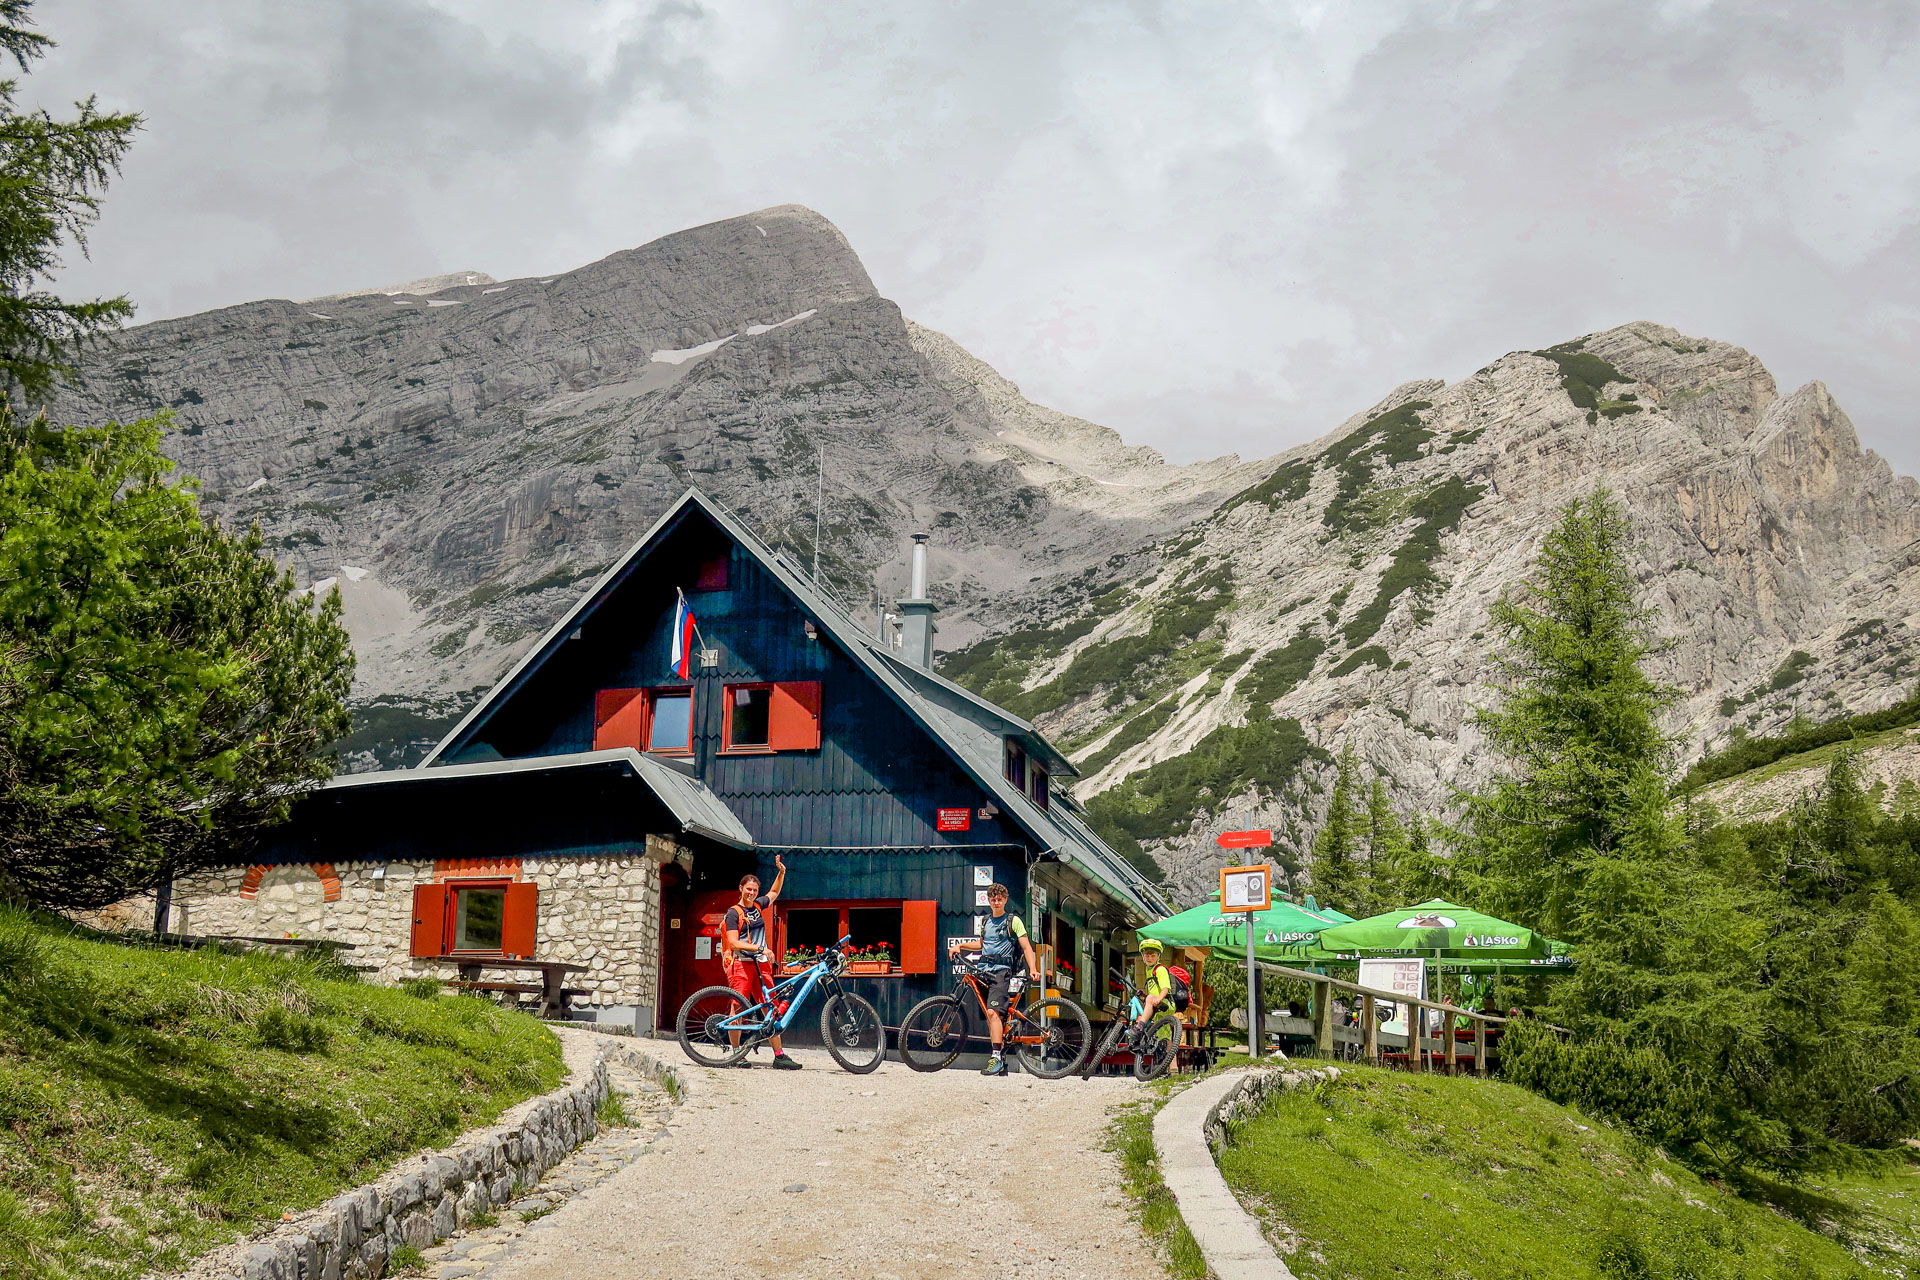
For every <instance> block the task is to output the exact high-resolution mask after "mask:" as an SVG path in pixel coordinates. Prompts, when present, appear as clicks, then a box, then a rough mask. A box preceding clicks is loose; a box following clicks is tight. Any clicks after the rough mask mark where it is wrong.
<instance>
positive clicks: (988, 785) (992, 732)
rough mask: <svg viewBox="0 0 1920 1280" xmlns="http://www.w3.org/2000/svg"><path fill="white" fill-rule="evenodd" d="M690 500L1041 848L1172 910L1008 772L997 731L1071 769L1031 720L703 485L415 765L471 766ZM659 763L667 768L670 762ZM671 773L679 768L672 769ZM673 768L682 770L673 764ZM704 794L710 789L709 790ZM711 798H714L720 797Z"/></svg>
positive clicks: (1131, 898) (1131, 899)
mask: <svg viewBox="0 0 1920 1280" xmlns="http://www.w3.org/2000/svg"><path fill="white" fill-rule="evenodd" d="M689 508H697V509H698V510H699V511H701V512H702V513H703V514H704V515H706V517H707V518H708V519H710V520H712V521H713V523H714V524H716V525H718V526H719V527H720V529H721V530H722V531H723V532H724V533H726V534H727V536H728V537H730V538H732V539H733V540H734V541H735V542H736V543H738V544H739V545H740V547H741V548H742V549H744V550H745V551H746V552H747V554H749V555H751V556H753V557H754V559H755V560H756V561H757V562H758V563H759V565H760V567H761V568H762V569H764V570H765V571H766V572H767V573H769V574H771V575H772V576H773V578H774V579H775V581H777V582H779V583H780V585H781V586H782V587H784V588H785V589H786V590H787V592H788V593H789V594H791V595H792V596H793V597H794V598H795V600H797V601H798V602H799V604H800V607H801V608H802V609H803V610H804V611H805V612H806V613H808V614H809V615H811V616H812V618H813V619H814V622H815V624H816V625H817V626H821V627H823V628H825V630H826V631H827V632H828V633H829V634H830V635H831V636H832V637H833V638H834V640H835V641H836V642H837V643H838V644H839V646H840V647H841V649H842V650H844V651H845V652H846V653H847V654H848V655H850V656H851V657H852V658H853V660H854V661H855V662H857V663H859V664H860V665H861V666H862V667H864V668H865V669H866V671H867V672H868V673H869V674H870V675H872V676H873V678H874V679H875V680H876V681H878V682H879V684H880V686H881V687H882V688H883V689H885V690H886V691H887V692H888V693H889V694H891V695H892V696H893V698H894V699H895V701H897V702H898V703H899V704H900V706H901V707H902V708H903V709H905V711H906V712H907V714H908V715H910V716H912V717H913V718H914V719H915V720H916V721H917V722H918V723H919V724H920V725H921V726H922V727H924V728H925V729H926V730H927V732H928V733H929V734H931V735H932V736H933V738H934V740H935V741H936V742H938V743H939V744H940V745H941V746H942V747H943V748H944V749H945V750H946V752H947V754H948V755H949V756H951V757H952V758H953V760H954V762H955V763H956V764H958V765H959V766H960V767H961V768H962V769H964V770H965V771H966V772H967V773H968V774H970V775H971V776H972V777H973V778H974V780H975V781H976V782H978V783H979V784H980V785H981V786H982V787H983V788H985V789H986V790H987V792H988V793H989V794H991V795H992V796H993V797H994V800H995V802H996V803H997V804H998V806H999V808H1000V809H1001V811H1002V812H1004V813H1006V814H1008V815H1009V816H1011V817H1012V818H1013V819H1014V821H1016V822H1018V823H1019V824H1020V826H1021V827H1022V828H1023V829H1025V830H1026V831H1027V833H1028V834H1029V835H1030V836H1031V837H1032V838H1033V839H1034V840H1035V841H1036V842H1037V843H1039V844H1040V846H1041V847H1042V849H1043V850H1044V852H1045V853H1048V854H1052V855H1055V856H1057V857H1060V858H1062V859H1065V860H1067V861H1070V862H1072V863H1074V864H1075V865H1076V866H1077V867H1078V868H1079V869H1080V870H1081V871H1082V872H1084V873H1086V874H1087V875H1088V876H1090V877H1091V878H1092V879H1094V880H1095V881H1097V882H1098V883H1100V884H1102V885H1104V886H1105V887H1106V889H1107V890H1108V892H1110V893H1112V894H1113V895H1114V896H1115V897H1116V898H1118V899H1119V900H1120V901H1121V902H1123V903H1126V904H1127V905H1128V906H1129V907H1130V908H1131V909H1132V910H1134V911H1136V912H1138V913H1139V914H1140V915H1141V916H1142V917H1143V918H1146V919H1153V918H1157V917H1159V916H1163V915H1166V914H1168V912H1169V911H1170V906H1169V904H1168V903H1167V901H1166V899H1165V898H1163V897H1162V896H1161V895H1160V892H1159V891H1158V890H1157V889H1155V888H1154V887H1153V886H1152V885H1151V884H1149V883H1147V882H1146V881H1145V880H1144V879H1142V878H1141V876H1140V873H1139V872H1138V871H1136V870H1134V869H1133V867H1132V865H1131V864H1129V863H1128V862H1127V861H1126V859H1124V858H1122V857H1121V856H1120V855H1119V854H1117V853H1115V852H1114V851H1113V850H1112V849H1110V848H1108V847H1107V845H1106V842H1105V841H1103V840H1101V839H1100V837H1099V836H1098V835H1096V834H1094V832H1093V830H1092V828H1090V827H1088V826H1087V824H1086V823H1085V822H1084V821H1083V820H1082V819H1081V818H1080V817H1079V816H1078V815H1077V814H1075V813H1074V812H1072V809H1071V807H1070V806H1068V805H1066V804H1064V803H1058V802H1056V803H1055V804H1054V805H1053V806H1051V807H1049V808H1047V809H1042V808H1041V807H1040V806H1039V805H1037V804H1035V803H1034V802H1033V801H1032V800H1031V799H1030V798H1029V797H1028V796H1027V795H1026V793H1025V792H1024V791H1022V790H1020V789H1019V788H1016V787H1014V786H1013V785H1012V784H1011V783H1009V782H1008V781H1007V780H1006V778H1005V777H1004V776H1003V775H1002V769H1001V766H1002V754H1001V753H1002V744H1001V739H1002V738H1003V737H1004V736H1005V735H1006V734H1008V733H1014V734H1018V735H1020V736H1021V737H1022V738H1025V739H1027V740H1028V741H1029V742H1030V743H1032V744H1036V745H1038V746H1040V747H1041V748H1042V751H1041V754H1042V755H1043V756H1044V757H1045V758H1047V759H1048V761H1049V762H1050V763H1053V764H1054V765H1055V767H1056V768H1058V767H1059V766H1060V765H1065V766H1066V770H1065V771H1066V772H1071V771H1072V765H1071V764H1069V763H1068V762H1067V760H1066V757H1065V756H1063V755H1061V753H1060V752H1059V751H1058V750H1057V749H1055V748H1054V747H1053V745H1052V744H1051V743H1049V742H1047V740H1046V737H1045V735H1043V734H1042V733H1041V732H1040V731H1039V730H1038V729H1036V728H1034V726H1033V725H1032V724H1030V723H1028V722H1027V721H1025V720H1022V719H1021V718H1020V717H1018V716H1016V715H1014V714H1012V713H1011V712H1009V711H1006V710H1005V709H1003V708H1001V707H998V706H995V705H994V704H993V703H991V702H988V701H987V700H986V699H984V698H981V697H979V696H978V695H976V694H974V693H972V692H970V691H968V690H966V689H962V688H961V687H960V686H959V685H957V684H954V683H953V682H952V681H950V680H947V679H946V678H944V677H942V676H938V675H935V674H934V673H933V672H931V671H925V670H922V669H921V668H919V667H916V666H914V665H912V664H911V663H906V662H903V661H901V660H900V659H899V658H898V657H897V656H895V655H894V654H892V653H891V652H889V650H888V647H887V644H886V641H885V640H883V639H882V638H881V637H878V636H875V635H873V634H871V633H870V632H868V631H866V630H865V629H864V628H862V627H860V626H859V625H858V624H856V623H855V622H854V621H853V619H852V618H850V617H849V616H848V615H847V613H846V611H845V610H844V609H842V608H841V606H840V605H839V603H838V602H837V601H835V600H834V599H833V598H832V597H831V596H830V595H828V594H827V593H826V592H824V591H822V590H820V589H819V588H818V587H817V586H816V585H815V584H814V583H813V582H811V581H809V580H808V579H807V578H806V577H805V576H804V575H802V574H801V573H800V572H799V571H798V569H797V568H795V567H794V566H792V565H789V564H788V563H787V562H786V560H785V559H784V558H783V557H781V556H780V555H778V554H777V553H775V552H774V550H773V549H772V548H771V547H769V546H767V545H766V543H764V542H762V541H761V540H760V538H759V537H758V536H757V535H756V534H754V532H753V531H752V530H751V529H748V528H747V527H746V526H745V525H744V524H742V523H741V522H740V521H738V520H736V519H735V518H734V517H733V516H732V515H731V514H730V513H729V512H727V511H726V510H725V509H724V508H722V507H720V506H719V505H718V504H717V503H715V502H713V501H712V500H711V499H709V498H708V497H707V496H706V495H705V494H703V493H701V492H700V491H699V490H698V489H688V490H687V491H686V492H685V493H684V494H682V495H681V496H680V499H679V501H677V502H675V503H674V504H673V506H672V507H671V508H669V509H668V511H667V512H666V514H665V515H663V516H661V517H660V519H658V520H657V521H655V522H654V524H653V527H652V528H650V529H648V530H647V532H646V533H645V534H643V535H642V536H641V537H640V539H639V540H638V541H636V542H635V543H634V544H633V546H631V547H630V548H628V550H627V552H626V554H624V555H622V556H621V557H620V558H619V559H618V560H616V561H614V563H613V564H612V566H611V567H609V568H608V569H607V571H606V572H605V573H603V574H601V575H600V578H599V580H598V581H596V582H595V583H594V584H593V586H592V587H591V588H590V589H589V590H588V591H587V592H586V594H585V595H583V596H581V598H580V600H579V601H578V602H577V603H576V604H575V605H574V606H573V608H571V609H569V610H568V611H567V612H566V614H565V615H564V616H562V617H561V619H560V621H559V622H557V623H555V624H554V625H553V627H552V628H551V629H550V630H549V631H548V632H547V633H546V634H545V635H544V636H542V637H541V638H540V641H539V643H538V644H535V645H534V646H533V647H532V648H531V649H529V650H528V651H527V653H526V655H525V656H524V657H522V658H521V659H520V661H519V662H517V663H515V664H514V666H513V669H512V670H510V671H508V672H507V674H506V675H504V676H502V677H501V678H500V680H499V681H498V682H497V683H495V685H494V686H493V688H492V689H489V690H488V691H487V695H486V696H485V697H484V698H482V699H480V701H479V702H478V703H477V704H476V705H475V706H474V708H473V709H472V710H471V711H469V712H467V714H466V715H465V716H464V717H462V718H461V720H460V723H459V724H457V725H455V726H454V728H453V730H452V731H451V732H450V733H448V734H447V736H446V737H444V738H442V739H441V740H440V742H439V743H438V744H436V745H435V746H434V748H433V750H432V751H430V752H428V753H427V757H426V759H424V760H422V761H421V762H420V764H419V765H417V766H416V769H435V770H439V769H448V768H463V767H467V766H460V765H447V764H443V763H441V759H442V757H443V756H444V755H445V754H446V753H447V752H448V751H450V750H451V749H453V747H454V746H456V745H457V744H459V743H460V742H462V741H463V740H464V739H465V738H466V737H467V736H468V735H469V733H470V732H471V731H474V730H477V729H478V728H479V727H480V726H481V725H482V724H484V723H485V722H486V721H487V719H488V718H489V717H490V716H491V715H492V714H493V712H494V710H495V709H497V708H498V707H499V706H501V705H503V704H504V703H505V702H506V700H507V699H508V698H510V697H511V696H512V695H513V693H514V692H515V691H517V690H518V689H520V688H521V687H522V686H523V685H524V684H525V683H526V681H527V680H528V679H529V678H531V677H532V675H533V674H534V673H535V672H536V671H538V670H539V669H540V668H541V667H542V666H544V665H545V664H546V662H547V660H548V659H549V658H551V657H552V656H553V655H554V653H556V652H557V651H558V650H559V648H560V646H561V645H562V644H564V643H565V641H566V638H567V637H568V636H569V635H571V634H573V632H574V630H575V629H576V628H577V627H579V626H580V625H581V624H582V623H583V622H584V621H585V620H586V619H587V617H588V616H589V615H590V614H592V613H593V611H594V610H595V609H597V608H598V607H599V606H600V605H601V604H602V603H603V602H604V601H605V600H606V599H608V598H609V597H610V596H611V595H612V594H613V592H614V591H615V590H616V589H617V588H618V587H619V586H620V585H621V584H622V583H623V582H624V581H625V580H626V576H627V574H628V572H629V571H630V570H631V569H632V568H633V567H634V566H635V565H636V564H637V563H638V562H639V561H640V559H641V557H642V556H643V555H644V554H645V553H646V551H647V549H648V548H649V547H650V546H651V545H652V544H653V543H654V542H655V541H656V540H657V539H658V538H659V537H660V536H661V535H662V534H663V533H664V532H666V531H667V530H668V529H669V528H670V527H671V526H672V525H673V524H674V522H675V521H676V520H678V519H679V517H680V516H681V515H682V513H684V512H685V511H687V510H688V509H689ZM635 754H636V755H639V756H640V758H641V759H642V760H646V759H647V757H646V756H645V755H644V753H638V752H636V753H635ZM649 763H655V764H657V763H658V762H656V761H649ZM660 767H661V768H666V766H664V765H662V766H660ZM668 772H674V771H672V770H671V769H669V770H668ZM674 776H675V777H682V776H683V775H680V774H678V773H675V774H674ZM702 790H705V788H702ZM708 795H709V796H711V793H710V792H709V793H708ZM664 798H665V797H664V796H663V799H664ZM715 803H718V801H717V800H715Z"/></svg>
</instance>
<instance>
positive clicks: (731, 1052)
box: [674, 987, 755, 1067]
mask: <svg viewBox="0 0 1920 1280" xmlns="http://www.w3.org/2000/svg"><path fill="white" fill-rule="evenodd" d="M751 1007H752V1006H751V1005H749V1004H748V1003H747V999H746V997H745V996H743V995H741V994H740V993H739V992H738V991H735V990H734V989H733V988H732V987H702V988H700V989H699V990H698V991H696V992H694V993H693V994H692V995H690V996H688V997H687V999H686V1003H684V1004H682V1005H681V1006H680V1016H679V1017H678V1018H676V1019H675V1020H674V1030H675V1031H677V1032H678V1033H679V1036H680V1049H681V1051H682V1052H683V1053H685V1054H686V1055H687V1056H688V1057H689V1058H692V1059H693V1060H694V1061H695V1062H697V1063H699V1064H700V1065H701V1066H703V1067H730V1066H732V1065H733V1064H734V1063H736V1062H738V1061H740V1059H741V1057H742V1056H744V1055H745V1054H746V1052H747V1051H748V1050H749V1049H751V1048H752V1047H753V1045H754V1043H755V1038H754V1037H753V1036H751V1035H748V1034H745V1033H743V1034H742V1035H741V1037H740V1043H739V1044H737V1045H736V1044H731V1043H729V1042H728V1039H727V1033H726V1032H724V1031H721V1030H719V1029H718V1028H717V1027H716V1026H715V1025H714V1024H715V1023H716V1022H717V1021H718V1020H719V1019H721V1018H730V1017H734V1016H736V1015H738V1014H739V1013H741V1012H742V1011H744V1010H746V1009H749V1008H751Z"/></svg>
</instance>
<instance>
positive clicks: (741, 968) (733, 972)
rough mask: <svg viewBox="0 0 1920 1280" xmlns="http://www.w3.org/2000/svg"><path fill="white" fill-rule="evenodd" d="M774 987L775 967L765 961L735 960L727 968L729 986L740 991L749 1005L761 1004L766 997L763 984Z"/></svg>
mask: <svg viewBox="0 0 1920 1280" xmlns="http://www.w3.org/2000/svg"><path fill="white" fill-rule="evenodd" d="M763 982H764V983H765V984H766V985H767V986H769V987H771V986H772V985H773V966H772V965H770V964H768V963H767V962H766V961H765V960H735V961H734V962H733V963H732V964H730V965H728V966H727V985H728V986H730V987H732V988H733V989H734V990H735V991H738V992H739V993H740V994H741V996H743V997H744V998H745V999H746V1002H747V1003H748V1004H759V1003H760V1002H761V1001H762V1000H763V999H765V998H766V997H765V995H764V994H763V989H762V987H761V983H763Z"/></svg>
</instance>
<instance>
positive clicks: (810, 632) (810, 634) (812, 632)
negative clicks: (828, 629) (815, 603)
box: [800, 618, 820, 640]
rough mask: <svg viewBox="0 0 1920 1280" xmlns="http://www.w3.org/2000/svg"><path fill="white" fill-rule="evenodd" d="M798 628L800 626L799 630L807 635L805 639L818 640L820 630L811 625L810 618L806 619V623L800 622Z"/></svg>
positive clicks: (811, 620)
mask: <svg viewBox="0 0 1920 1280" xmlns="http://www.w3.org/2000/svg"><path fill="white" fill-rule="evenodd" d="M800 626H801V629H802V630H804V631H805V632H806V633H807V639H809V640H818V639H819V638H820V628H818V627H816V626H814V625H813V619H812V618H808V619H807V620H806V621H804V622H802V623H801V624H800Z"/></svg>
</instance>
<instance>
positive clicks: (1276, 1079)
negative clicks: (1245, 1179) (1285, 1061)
mask: <svg viewBox="0 0 1920 1280" xmlns="http://www.w3.org/2000/svg"><path fill="white" fill-rule="evenodd" d="M1339 1074H1340V1069H1339V1068H1338V1067H1327V1068H1324V1069H1321V1070H1318V1071H1283V1070H1279V1069H1276V1068H1272V1067H1246V1068H1243V1069H1241V1070H1239V1071H1230V1072H1227V1073H1225V1074H1223V1075H1217V1076H1212V1077H1209V1078H1208V1079H1206V1080H1202V1081H1201V1082H1200V1083H1199V1084H1196V1085H1194V1086H1192V1087H1191V1088H1189V1089H1186V1090H1184V1091H1183V1092H1181V1093H1178V1094H1175V1095H1174V1096H1173V1097H1172V1098H1171V1099H1169V1100H1168V1102H1167V1105H1166V1106H1164V1107H1162V1108H1160V1114H1159V1115H1157V1116H1155V1117H1154V1119H1153V1147H1154V1151H1155V1152H1156V1153H1157V1154H1158V1155H1159V1157H1160V1177H1161V1180H1162V1181H1164V1182H1165V1183H1166V1184H1167V1190H1168V1191H1169V1192H1171V1193H1172V1195H1173V1200H1174V1203H1175V1204H1177V1205H1178V1206H1179V1207H1180V1216H1181V1217H1182V1218H1183V1219H1184V1220H1185V1221H1186V1224H1187V1230H1188V1231H1189V1232H1190V1233H1192V1235H1193V1239H1194V1243H1195V1244H1197V1245H1199V1246H1200V1252H1201V1254H1202V1255H1204V1256H1205V1258H1206V1260H1207V1266H1209V1267H1210V1268H1212V1270H1213V1272H1214V1274H1215V1275H1217V1276H1219V1277H1220V1280H1294V1275H1293V1272H1292V1271H1290V1270H1288V1269H1287V1264H1286V1263H1284V1262H1282V1261H1281V1260H1280V1255H1279V1254H1277V1253H1275V1252H1274V1251H1273V1246H1272V1245H1270V1244H1268V1243H1267V1238H1266V1236H1265V1235H1264V1234H1263V1233H1262V1232H1261V1230H1260V1224H1259V1223H1258V1222H1255V1221H1254V1219H1253V1217H1252V1215H1250V1214H1248V1213H1247V1211H1246V1210H1245V1209H1242V1208H1241V1207H1240V1202H1239V1201H1238V1200H1236V1199H1234V1196H1233V1192H1232V1191H1231V1190H1230V1189H1229V1188H1228V1187H1227V1180H1226V1179H1225V1178H1223V1177H1221V1176H1220V1166H1219V1165H1218V1164H1217V1163H1215V1161H1214V1157H1213V1153H1214V1149H1215V1148H1216V1147H1218V1146H1219V1145H1220V1144H1221V1143H1223V1142H1224V1141H1225V1140H1226V1135H1227V1126H1228V1125H1229V1124H1231V1123H1232V1122H1233V1121H1234V1120H1236V1119H1238V1118H1239V1117H1241V1116H1243V1115H1246V1114H1249V1113H1250V1112H1252V1111H1253V1110H1255V1109H1256V1108H1258V1107H1259V1106H1260V1104H1261V1103H1262V1102H1264V1101H1265V1100H1266V1098H1267V1095H1268V1094H1270V1093H1274V1092H1276V1091H1278V1090H1281V1089H1292V1088H1296V1087H1298V1086H1299V1085H1302V1084H1307V1083H1309V1082H1312V1081H1316V1080H1325V1079H1331V1078H1334V1077H1337V1076H1338V1075H1339Z"/></svg>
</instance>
